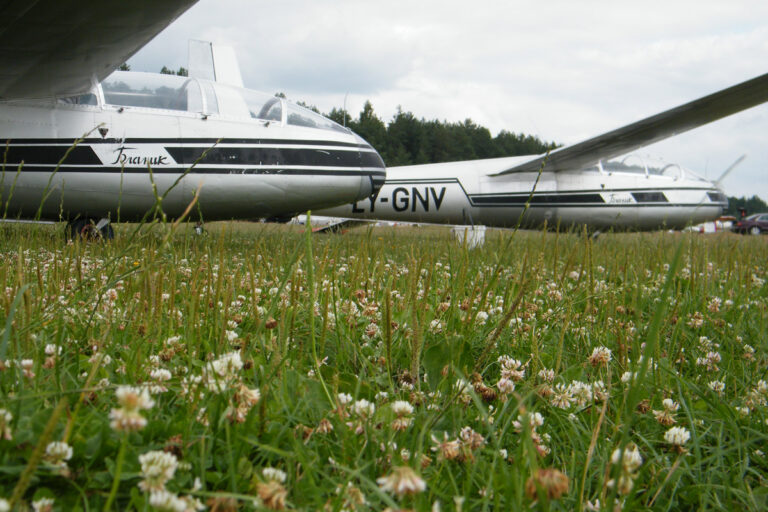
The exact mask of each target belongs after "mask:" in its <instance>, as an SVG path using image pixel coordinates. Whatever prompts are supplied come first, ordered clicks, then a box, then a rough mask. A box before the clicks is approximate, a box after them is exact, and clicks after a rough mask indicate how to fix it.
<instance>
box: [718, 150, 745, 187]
mask: <svg viewBox="0 0 768 512" xmlns="http://www.w3.org/2000/svg"><path fill="white" fill-rule="evenodd" d="M745 158H747V155H741V156H740V157H739V158H737V159H736V161H735V162H733V163H732V164H731V165H730V167H728V168H727V169H726V170H725V171H723V174H721V175H720V177H719V178H717V181H715V182H714V183H715V186H716V187H717V188H721V187H720V185H721V184H722V183H723V180H724V179H725V178H726V177H727V176H728V175H729V174H730V173H731V171H732V170H734V169H735V168H736V166H737V165H739V164H740V163H741V162H743V161H744V159H745Z"/></svg>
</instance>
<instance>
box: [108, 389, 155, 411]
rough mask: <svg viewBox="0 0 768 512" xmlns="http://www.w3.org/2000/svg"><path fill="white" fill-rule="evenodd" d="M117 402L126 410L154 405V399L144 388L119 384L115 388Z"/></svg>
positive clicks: (145, 408)
mask: <svg viewBox="0 0 768 512" xmlns="http://www.w3.org/2000/svg"><path fill="white" fill-rule="evenodd" d="M115 397H116V398H117V403H118V404H119V405H120V406H121V407H123V408H124V409H128V410H136V411H138V410H148V409H151V408H152V407H154V406H155V401H154V400H152V397H151V396H150V395H149V391H148V390H147V389H146V388H136V387H133V386H120V387H118V388H117V389H116V390H115Z"/></svg>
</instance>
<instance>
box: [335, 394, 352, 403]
mask: <svg viewBox="0 0 768 512" xmlns="http://www.w3.org/2000/svg"><path fill="white" fill-rule="evenodd" d="M336 400H337V401H338V402H339V405H347V404H348V403H351V402H352V395H350V394H349V393H339V394H338V395H336Z"/></svg>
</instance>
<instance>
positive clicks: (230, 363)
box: [203, 352, 243, 393]
mask: <svg viewBox="0 0 768 512" xmlns="http://www.w3.org/2000/svg"><path fill="white" fill-rule="evenodd" d="M242 368H243V360H242V359H241V357H240V352H228V353H226V354H224V355H223V356H221V357H219V358H218V359H215V360H213V361H211V362H209V363H208V364H206V365H205V368H204V369H203V376H204V378H205V385H206V387H207V388H208V389H209V390H210V391H213V392H214V393H222V392H224V391H226V390H227V389H229V387H230V386H231V384H233V383H234V382H235V381H236V380H237V379H238V374H237V373H238V372H239V371H240V370H241V369H242Z"/></svg>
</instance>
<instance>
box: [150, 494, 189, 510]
mask: <svg viewBox="0 0 768 512" xmlns="http://www.w3.org/2000/svg"><path fill="white" fill-rule="evenodd" d="M149 505H150V506H151V507H153V508H155V509H157V510H162V511H163V512H184V511H186V510H187V502H186V501H185V500H183V499H181V498H179V497H178V496H177V495H175V494H174V493H172V492H169V491H167V490H165V489H158V490H154V491H152V492H151V493H150V494H149Z"/></svg>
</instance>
